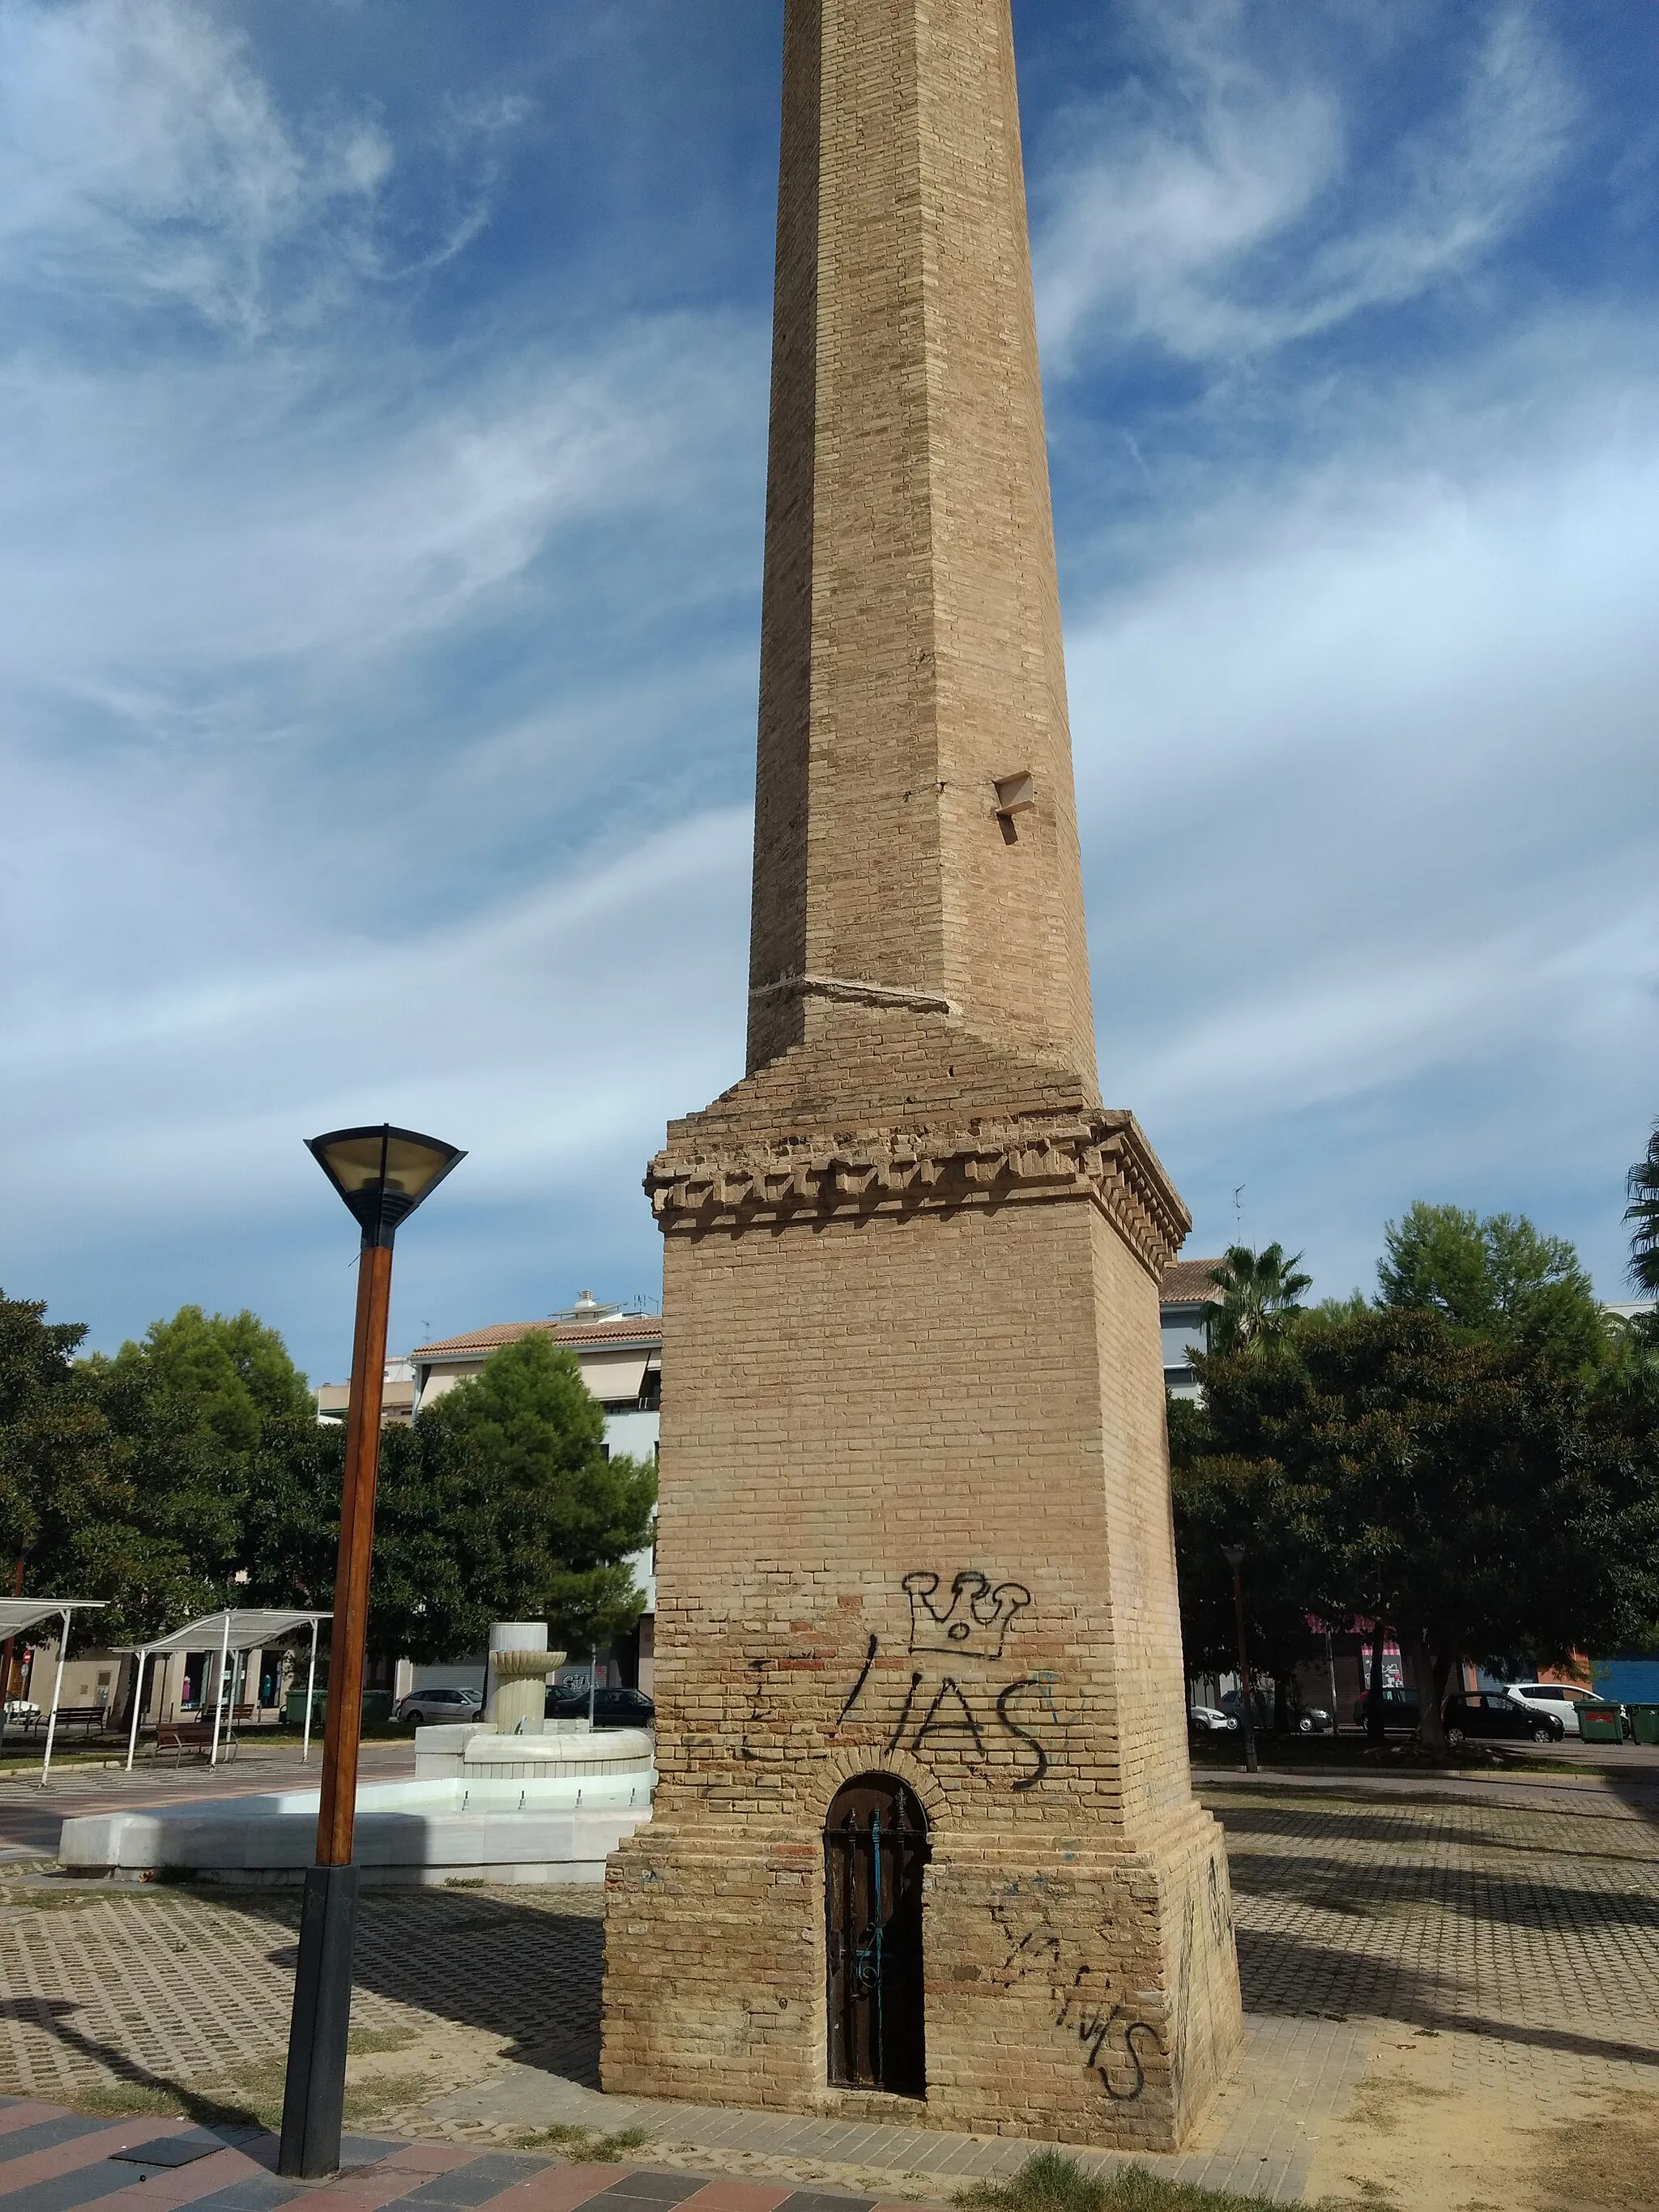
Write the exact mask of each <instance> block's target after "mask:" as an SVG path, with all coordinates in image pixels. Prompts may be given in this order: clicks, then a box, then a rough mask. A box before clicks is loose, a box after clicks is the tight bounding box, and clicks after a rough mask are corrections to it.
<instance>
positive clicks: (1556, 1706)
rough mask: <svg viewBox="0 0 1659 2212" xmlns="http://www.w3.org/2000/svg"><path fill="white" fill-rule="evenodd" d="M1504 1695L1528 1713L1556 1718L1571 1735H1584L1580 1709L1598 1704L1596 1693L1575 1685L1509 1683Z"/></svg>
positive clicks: (1506, 1684) (1563, 1683)
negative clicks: (1584, 1705)
mask: <svg viewBox="0 0 1659 2212" xmlns="http://www.w3.org/2000/svg"><path fill="white" fill-rule="evenodd" d="M1504 1696H1505V1697H1506V1698H1513V1699H1514V1700H1515V1702H1516V1705H1524V1706H1525V1707H1526V1708H1527V1711H1528V1712H1544V1713H1553V1714H1555V1715H1556V1717H1558V1719H1559V1720H1560V1721H1561V1722H1562V1723H1564V1724H1565V1728H1566V1731H1567V1734H1568V1735H1579V1734H1581V1733H1582V1731H1581V1730H1580V1729H1579V1726H1578V1708H1579V1706H1580V1705H1583V1704H1585V1703H1586V1702H1587V1701H1588V1702H1589V1703H1590V1704H1594V1703H1595V1692H1594V1691H1593V1690H1581V1689H1579V1688H1577V1686H1576V1685H1575V1684H1573V1683H1571V1682H1505V1683H1504Z"/></svg>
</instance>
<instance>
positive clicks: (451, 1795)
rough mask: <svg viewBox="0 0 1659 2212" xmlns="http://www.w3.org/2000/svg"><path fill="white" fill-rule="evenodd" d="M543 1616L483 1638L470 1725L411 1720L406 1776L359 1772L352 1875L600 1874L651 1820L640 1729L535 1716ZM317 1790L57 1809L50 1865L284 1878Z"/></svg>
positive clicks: (307, 1827)
mask: <svg viewBox="0 0 1659 2212" xmlns="http://www.w3.org/2000/svg"><path fill="white" fill-rule="evenodd" d="M563 1656H564V1655H563V1654H562V1652H558V1651H550V1650H549V1649H548V1644H547V1626H546V1624H545V1622H543V1621H499V1622H497V1623H496V1625H495V1627H494V1628H492V1629H491V1631H490V1635H489V1706H488V1709H487V1717H485V1718H484V1719H483V1721H472V1722H464V1723H460V1724H459V1725H455V1726H450V1727H444V1728H423V1729H416V1731H415V1779H414V1780H413V1781H412V1782H368V1783H361V1784H359V1785H358V1790H357V1828H356V1849H355V1851H354V1853H353V1856H354V1857H355V1858H356V1862H357V1863H358V1865H359V1866H360V1867H361V1868H362V1878H363V1880H364V1881H366V1882H386V1883H392V1882H398V1883H408V1884H441V1883H443V1882H446V1881H458V1880H465V1881H489V1882H566V1881H572V1882H588V1881H604V1879H605V1860H606V1858H607V1857H609V1856H610V1854H611V1852H612V1851H613V1850H616V1848H617V1844H619V1843H620V1842H621V1841H622V1839H623V1837H624V1836H628V1835H631V1834H632V1833H633V1832H634V1830H635V1828H637V1827H638V1826H641V1823H642V1822H643V1821H646V1820H649V1819H650V1817H651V1792H652V1790H653V1786H654V1784H655V1782H656V1774H655V1771H654V1768H653V1753H654V1746H653V1741H652V1736H651V1734H650V1731H649V1730H648V1729H589V1727H588V1724H587V1723H586V1721H551V1722H547V1721H544V1718H543V1712H544V1705H545V1701H546V1693H547V1692H546V1685H547V1679H548V1676H549V1675H550V1674H551V1672H552V1671H553V1669H554V1668H556V1667H557V1666H558V1664H559V1662H560V1661H561V1660H562V1657H563ZM317 1809H318V1792H317V1791H316V1790H281V1791H273V1792H271V1793H270V1795H269V1796H263V1795H262V1796H257V1797H234V1798H221V1799H218V1800H216V1801H210V1802H204V1803H199V1804H195V1805H188V1804H186V1805H167V1806H157V1807H155V1808H151V1809H149V1810H147V1811H143V1812H131V1813H93V1814H82V1815H80V1816H79V1817H78V1818H76V1819H74V1820H65V1821H64V1826H63V1832H62V1835H61V1837H60V1838H59V1842H58V1863H59V1864H60V1865H61V1866H63V1867H64V1868H65V1869H69V1870H70V1871H72V1872H74V1873H76V1874H80V1875H106V1876H113V1877H115V1878H118V1879H119V1878H122V1877H125V1878H126V1879H128V1880H139V1879H142V1878H143V1876H144V1875H147V1874H153V1873H154V1872H155V1869H157V1868H161V1867H167V1868H178V1869H188V1870H189V1871H191V1872H192V1873H193V1874H195V1875H197V1878H198V1879H199V1880H201V1881H218V1882H231V1883H237V1884H244V1885H246V1884H249V1883H253V1884H263V1883H267V1882H274V1883H294V1882H297V1881H300V1880H301V1876H302V1875H303V1874H304V1871H305V1869H306V1868H307V1866H309V1865H310V1864H311V1863H312V1861H313V1857H314V1856H315V1851H316V1840H317Z"/></svg>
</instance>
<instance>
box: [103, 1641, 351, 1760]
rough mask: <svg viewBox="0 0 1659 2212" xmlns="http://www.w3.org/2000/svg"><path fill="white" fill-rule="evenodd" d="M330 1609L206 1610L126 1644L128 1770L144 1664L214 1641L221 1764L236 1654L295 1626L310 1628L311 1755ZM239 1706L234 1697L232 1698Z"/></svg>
mask: <svg viewBox="0 0 1659 2212" xmlns="http://www.w3.org/2000/svg"><path fill="white" fill-rule="evenodd" d="M333 1618H334V1616H333V1614H332V1613H286V1612H281V1611H276V1610H271V1609H269V1608H266V1607H258V1606H237V1607H228V1608H227V1609H226V1610H225V1611H224V1612H222V1613H204V1614H203V1615H202V1617H201V1619H200V1620H187V1621H186V1622H185V1625H184V1626H183V1627H182V1628H175V1629H173V1630H171V1631H169V1632H168V1633H167V1635H166V1636H156V1637H152V1638H151V1639H150V1641H149V1643H148V1644H125V1645H123V1647H122V1649H123V1650H125V1651H127V1652H130V1653H131V1656H132V1658H133V1661H134V1662H135V1665H136V1667H137V1676H136V1679H135V1680H134V1682H133V1686H132V1725H131V1729H129V1731H128V1735H127V1771H128V1773H129V1774H131V1771H132V1760H133V1754H134V1753H135V1751H136V1750H137V1745H138V1716H139V1714H140V1713H141V1712H142V1711H143V1703H144V1668H145V1665H146V1664H147V1662H149V1660H151V1659H153V1658H155V1657H156V1656H158V1655H161V1656H167V1655H169V1654H171V1653H173V1652H174V1651H204V1650H210V1649H211V1648H212V1647H213V1646H214V1645H217V1646H218V1650H219V1675H218V1680H217V1681H216V1685H215V1687H214V1695H213V1746H212V1753H211V1758H210V1764H211V1765H215V1766H216V1765H218V1763H219V1735H220V1729H221V1726H222V1722H223V1719H224V1712H225V1705H226V1702H227V1700H226V1698H225V1674H226V1668H227V1667H228V1662H229V1661H230V1660H231V1658H232V1657H233V1656H236V1655H238V1654H240V1653H242V1652H245V1651H258V1650H261V1649H263V1647H264V1645H265V1644H275V1643H276V1640H277V1638H279V1637H283V1636H286V1635H288V1634H289V1632H291V1631H292V1630H294V1629H296V1628H304V1627H305V1626H307V1624H309V1626H310V1629H311V1671H310V1674H309V1676H308V1678H307V1684H306V1728H305V1741H304V1744H303V1747H302V1748H301V1753H300V1756H301V1762H302V1763H303V1762H304V1761H305V1760H306V1759H309V1758H310V1756H311V1705H312V1697H313V1692H314V1691H315V1689H316V1686H317V1625H318V1623H319V1621H324V1620H332V1619H333ZM229 1702H230V1704H231V1705H233V1707H234V1703H235V1699H234V1696H233V1697H232V1699H230V1700H229Z"/></svg>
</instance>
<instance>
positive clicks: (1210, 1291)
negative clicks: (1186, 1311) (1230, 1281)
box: [1158, 1260, 1221, 1306]
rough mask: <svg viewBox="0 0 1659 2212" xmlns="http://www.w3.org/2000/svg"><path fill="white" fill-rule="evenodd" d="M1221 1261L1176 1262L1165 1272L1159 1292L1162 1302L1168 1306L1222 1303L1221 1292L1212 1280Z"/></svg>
mask: <svg viewBox="0 0 1659 2212" xmlns="http://www.w3.org/2000/svg"><path fill="white" fill-rule="evenodd" d="M1220 1265H1221V1262H1220V1261H1219V1260H1174V1261H1171V1262H1170V1265H1169V1266H1168V1267H1166V1268H1165V1269H1164V1281H1163V1285H1162V1286H1161V1288H1160V1289H1159V1291H1158V1297H1159V1299H1160V1301H1161V1302H1162V1303H1163V1304H1164V1305H1166V1306H1178V1305H1196V1304H1199V1303H1200V1301H1201V1300H1205V1299H1209V1300H1212V1301H1213V1302H1214V1303H1215V1304H1217V1305H1219V1304H1220V1303H1221V1292H1220V1291H1218V1289H1217V1287H1216V1285H1214V1284H1213V1283H1212V1281H1211V1280H1210V1276H1211V1274H1212V1272H1213V1270H1214V1269H1216V1268H1217V1267H1219V1266H1220Z"/></svg>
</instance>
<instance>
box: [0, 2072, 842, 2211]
mask: <svg viewBox="0 0 1659 2212" xmlns="http://www.w3.org/2000/svg"><path fill="white" fill-rule="evenodd" d="M343 2149H344V2153H345V2156H346V2159H347V2161H348V2164H347V2166H346V2170H345V2171H343V2172H342V2173H340V2174H339V2175H338V2176H337V2177H336V2178H335V2179H333V2180H331V2181H327V2182H323V2183H312V2184H307V2183H302V2182H295V2181H285V2180H283V2179H281V2178H280V2177H279V2176H278V2175H277V2174H276V2172H274V2171H273V2170H272V2169H273V2166H274V2162H275V2159H276V2138H275V2137H274V2136H270V2135H266V2134H264V2133H262V2132H261V2131H259V2130H254V2129H234V2130H228V2134H227V2135H225V2136H221V2135H219V2134H218V2133H216V2131H215V2130H211V2129H207V2128H192V2127H181V2126H180V2125H179V2123H178V2122H177V2121H174V2120H166V2119H160V2118H136V2119H128V2120H123V2121H118V2122H113V2123H112V2122H110V2121H107V2120H100V2119H88V2118H83V2117H82V2116H81V2115H80V2114H78V2113H75V2112H65V2111H64V2110H63V2109H62V2108H61V2107H54V2106H49V2105H45V2104H42V2103H41V2102H40V2101H39V2100H35V2099H0V2212H79V2208H80V2207H81V2206H82V2205H89V2204H94V2203H95V2204H98V2205H99V2206H100V2208H101V2212H128V2208H129V2207H131V2212H139V2208H141V2207H142V2208H144V2209H145V2212H155V2208H161V2212H185V2207H189V2208H191V2212H276V2207H277V2206H279V2205H283V2204H289V2203H293V2202H294V2200H295V2198H296V2197H308V2198H309V2199H310V2200H311V2201H312V2202H313V2203H323V2204H327V2205H329V2206H331V2207H337V2208H338V2212H380V2208H382V2207H384V2206H389V2205H409V2206H411V2207H418V2208H419V2212H486V2208H489V2212H578V2208H580V2207H585V2208H586V2212H670V2208H672V2207H681V2208H684V2212H886V2208H884V2207H882V2206H879V2205H878V2203H877V2201H876V2200H875V2199H873V2198H871V2197H862V2198H860V2197H844V2196H840V2195H836V2196H834V2197H825V2196H823V2194H822V2193H821V2192H818V2191H812V2190H791V2189H766V2188H757V2187H756V2186H755V2185H753V2184H750V2183H745V2182H741V2181H722V2180H716V2181H708V2180H704V2179H701V2178H699V2177H697V2176H695V2175H687V2174H684V2173H665V2172H653V2171H651V2170H650V2169H647V2168H644V2167H638V2166H601V2165H592V2166H588V2165H580V2166H572V2165H567V2164H563V2163H561V2162H560V2161H558V2160H555V2159H548V2158H538V2157H535V2156H533V2155H532V2154H529V2153H527V2152H511V2151H485V2152H483V2153H482V2154H471V2155H469V2154H468V2153H467V2152H466V2151H465V2150H463V2149H461V2148H458V2147H455V2146H453V2145H450V2144H447V2143H398V2142H380V2141H379V2140H377V2139H375V2138H373V2137H351V2136H348V2137H347V2138H346V2140H345V2142H344V2144H343Z"/></svg>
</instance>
